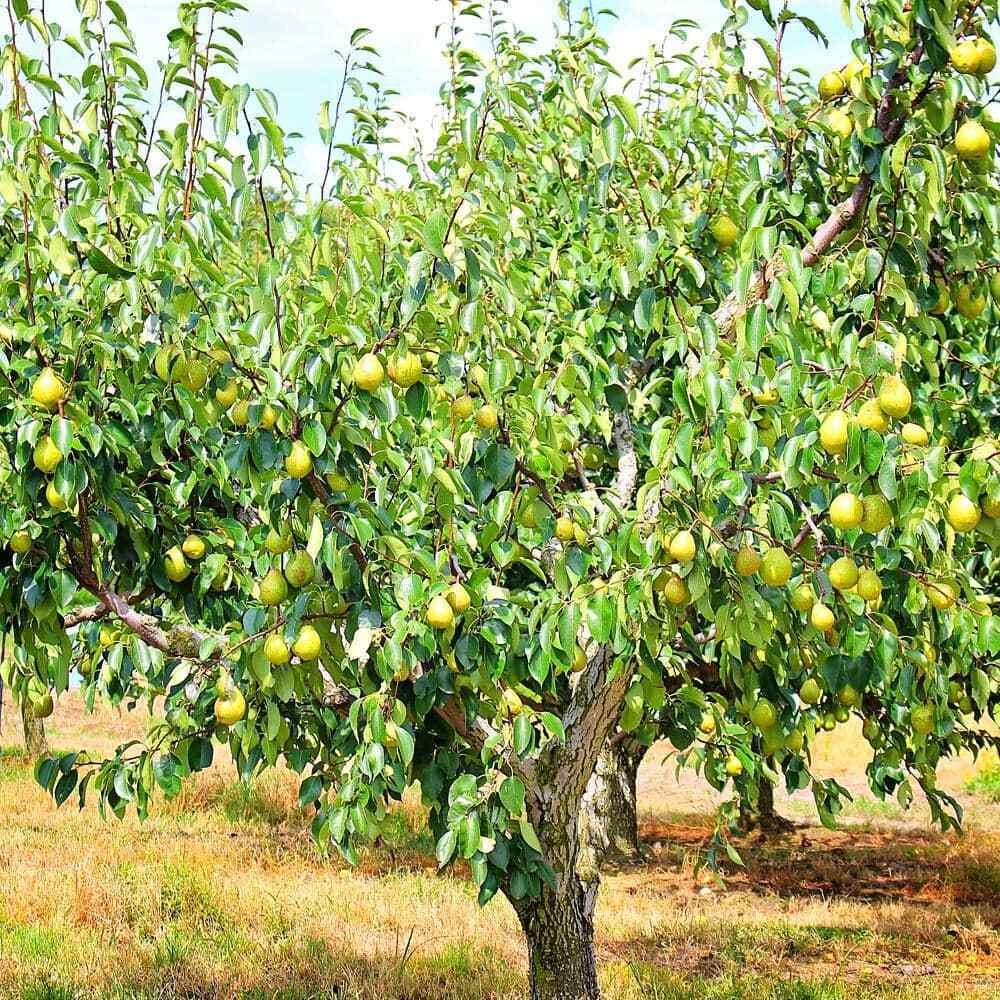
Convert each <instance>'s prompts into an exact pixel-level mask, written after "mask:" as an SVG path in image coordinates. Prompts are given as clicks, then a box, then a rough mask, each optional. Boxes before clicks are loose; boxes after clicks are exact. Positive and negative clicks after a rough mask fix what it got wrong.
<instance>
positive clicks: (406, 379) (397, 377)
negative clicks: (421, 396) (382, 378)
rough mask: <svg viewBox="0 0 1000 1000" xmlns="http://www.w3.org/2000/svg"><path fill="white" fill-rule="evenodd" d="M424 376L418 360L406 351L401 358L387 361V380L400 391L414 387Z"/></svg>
mask: <svg viewBox="0 0 1000 1000" xmlns="http://www.w3.org/2000/svg"><path fill="white" fill-rule="evenodd" d="M423 374H424V369H423V365H421V363H420V358H418V357H417V355H416V354H414V353H413V352H412V351H407V353H406V354H404V355H403V356H402V357H401V358H390V359H389V378H390V379H391V380H392V381H393V382H395V383H396V385H398V386H399V387H400V388H402V389H409V388H410V386H411V385H416V384H417V382H419V381H420V379H421V377H422V376H423Z"/></svg>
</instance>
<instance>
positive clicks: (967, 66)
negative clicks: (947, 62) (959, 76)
mask: <svg viewBox="0 0 1000 1000" xmlns="http://www.w3.org/2000/svg"><path fill="white" fill-rule="evenodd" d="M950 56H951V64H952V66H954V67H955V69H956V70H958V72H959V73H967V74H968V75H970V76H986V75H987V74H988V73H990V72H991V71H992V70H993V67H994V66H996V64H997V50H996V49H995V48H994V47H993V43H992V42H991V41H990V40H989V39H988V38H982V37H980V38H966V39H964V40H963V41H961V42H959V43H958V44H957V45H956V46H955V47H954V48H953V49H952V50H951V53H950Z"/></svg>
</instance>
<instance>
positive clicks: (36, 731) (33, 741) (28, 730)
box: [21, 699, 49, 757]
mask: <svg viewBox="0 0 1000 1000" xmlns="http://www.w3.org/2000/svg"><path fill="white" fill-rule="evenodd" d="M21 724H22V726H23V727H24V749H25V750H27V751H28V755H29V756H30V757H38V756H40V755H41V754H43V753H47V752H48V749H49V745H48V743H47V742H46V740H45V723H44V721H43V720H42V719H37V718H35V713H34V712H32V710H31V704H30V703H29V702H28V701H27V699H26V700H25V701H24V703H23V704H22V705H21Z"/></svg>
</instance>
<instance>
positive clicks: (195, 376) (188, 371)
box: [181, 358, 208, 392]
mask: <svg viewBox="0 0 1000 1000" xmlns="http://www.w3.org/2000/svg"><path fill="white" fill-rule="evenodd" d="M181 381H182V382H183V383H184V385H185V386H187V388H188V389H190V390H191V391H192V392H198V390H200V389H204V388H205V385H206V384H207V383H208V367H207V366H206V364H205V362H204V361H199V360H198V359H197V358H196V359H195V360H193V361H189V362H188V363H187V364H186V365H185V366H184V375H183V378H182V380H181Z"/></svg>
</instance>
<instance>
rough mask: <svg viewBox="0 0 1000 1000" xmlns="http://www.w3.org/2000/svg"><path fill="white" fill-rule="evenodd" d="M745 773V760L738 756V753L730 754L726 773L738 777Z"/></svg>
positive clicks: (727, 759) (731, 776)
mask: <svg viewBox="0 0 1000 1000" xmlns="http://www.w3.org/2000/svg"><path fill="white" fill-rule="evenodd" d="M742 773H743V762H742V761H741V760H740V759H739V757H737V756H736V754H732V753H731V754H730V755H729V756H728V757H727V758H726V774H728V775H729V777H730V778H738V777H739V776H740V775H741V774H742Z"/></svg>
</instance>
